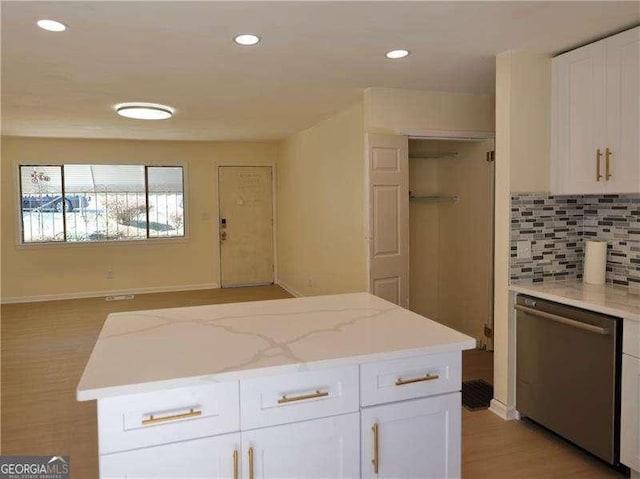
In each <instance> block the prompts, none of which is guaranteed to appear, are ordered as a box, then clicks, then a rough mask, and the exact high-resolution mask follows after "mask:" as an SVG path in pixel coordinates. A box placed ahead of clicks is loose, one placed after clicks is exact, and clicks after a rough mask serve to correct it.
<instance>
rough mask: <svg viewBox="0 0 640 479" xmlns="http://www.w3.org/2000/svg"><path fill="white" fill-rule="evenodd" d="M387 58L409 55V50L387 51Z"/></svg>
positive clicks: (394, 58)
mask: <svg viewBox="0 0 640 479" xmlns="http://www.w3.org/2000/svg"><path fill="white" fill-rule="evenodd" d="M386 55H387V58H391V59H392V60H396V59H398V58H404V57H406V56H407V55H409V50H391V51H390V52H387V54H386Z"/></svg>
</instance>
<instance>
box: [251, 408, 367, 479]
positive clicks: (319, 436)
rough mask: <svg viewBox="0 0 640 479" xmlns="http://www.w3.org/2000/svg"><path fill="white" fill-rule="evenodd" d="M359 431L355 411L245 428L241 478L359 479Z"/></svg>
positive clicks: (357, 417)
mask: <svg viewBox="0 0 640 479" xmlns="http://www.w3.org/2000/svg"><path fill="white" fill-rule="evenodd" d="M359 431H360V415H359V414H358V413H352V414H343V415H341V416H335V417H330V418H324V419H316V420H313V421H305V422H299V423H295V424H288V425H284V426H274V427H268V428H265V429H257V430H254V431H244V432H243V433H242V449H243V465H244V467H243V469H242V470H243V477H244V478H249V477H253V478H255V479H266V478H292V479H301V478H305V479H313V478H329V477H330V478H333V479H339V478H358V477H360V444H359ZM250 455H252V456H253V459H252V460H250V459H249V456H250ZM251 463H252V464H251ZM251 468H253V476H251V475H250V470H251Z"/></svg>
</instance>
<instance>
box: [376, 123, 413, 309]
mask: <svg viewBox="0 0 640 479" xmlns="http://www.w3.org/2000/svg"><path fill="white" fill-rule="evenodd" d="M367 159H368V173H369V187H368V197H369V291H370V292H371V293H373V294H375V295H376V296H379V297H381V298H383V299H386V300H388V301H391V302H393V303H396V304H398V305H400V306H403V307H408V306H409V159H408V139H407V137H406V136H399V135H379V134H368V135H367Z"/></svg>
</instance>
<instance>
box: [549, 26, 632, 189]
mask: <svg viewBox="0 0 640 479" xmlns="http://www.w3.org/2000/svg"><path fill="white" fill-rule="evenodd" d="M551 128H552V130H551V143H552V145H551V191H552V193H555V194H601V193H640V135H639V134H638V131H639V130H640V27H636V28H633V29H631V30H627V31H626V32H622V33H619V34H618V35H614V36H612V37H609V38H606V39H604V40H600V41H599V42H595V43H592V44H590V45H587V46H584V47H582V48H578V49H577V50H573V51H571V52H568V53H565V54H563V55H560V56H558V57H556V58H554V59H553V97H552V121H551Z"/></svg>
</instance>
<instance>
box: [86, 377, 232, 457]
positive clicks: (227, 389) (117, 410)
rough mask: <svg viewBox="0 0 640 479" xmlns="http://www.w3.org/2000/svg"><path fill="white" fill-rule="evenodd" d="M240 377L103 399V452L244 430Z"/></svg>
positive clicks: (100, 410)
mask: <svg viewBox="0 0 640 479" xmlns="http://www.w3.org/2000/svg"><path fill="white" fill-rule="evenodd" d="M238 395H239V392H238V383H237V382H229V383H220V384H211V385H206V386H194V387H188V388H179V389H168V390H165V391H160V392H152V393H141V394H132V395H129V396H119V397H114V398H106V399H101V400H99V401H98V426H99V427H98V436H99V444H100V454H107V453H112V452H118V451H126V450H129V449H136V448H140V447H147V446H154V445H158V444H166V443H169V442H176V441H184V440H187V439H194V438H198V437H205V436H212V435H215V434H222V433H226V432H233V431H238V430H240V412H239V397H238Z"/></svg>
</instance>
